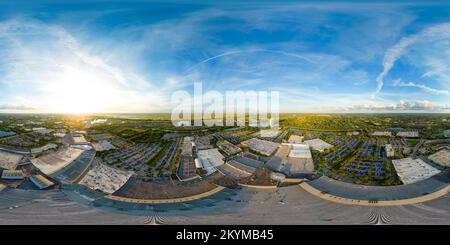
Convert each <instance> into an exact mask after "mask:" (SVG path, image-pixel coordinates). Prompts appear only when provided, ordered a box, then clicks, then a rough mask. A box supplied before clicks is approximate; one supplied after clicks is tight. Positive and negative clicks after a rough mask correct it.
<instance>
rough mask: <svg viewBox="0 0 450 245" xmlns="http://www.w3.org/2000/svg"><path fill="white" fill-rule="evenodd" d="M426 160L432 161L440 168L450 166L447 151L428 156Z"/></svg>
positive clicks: (448, 151)
mask: <svg viewBox="0 0 450 245" xmlns="http://www.w3.org/2000/svg"><path fill="white" fill-rule="evenodd" d="M428 159H430V160H431V161H433V162H434V163H436V164H438V165H440V166H442V167H448V166H450V150H449V149H442V150H440V151H438V152H436V153H434V154H432V155H430V156H428Z"/></svg>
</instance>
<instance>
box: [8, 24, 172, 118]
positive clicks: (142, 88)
mask: <svg viewBox="0 0 450 245" xmlns="http://www.w3.org/2000/svg"><path fill="white" fill-rule="evenodd" d="M0 42H1V43H2V46H1V47H0V52H1V53H2V54H4V58H2V63H1V64H0V69H1V70H3V71H4V73H3V77H2V78H0V86H2V87H3V88H5V89H9V91H11V93H10V94H8V95H7V96H8V97H5V98H6V99H7V101H8V103H12V104H17V103H23V102H24V101H25V100H26V102H27V103H26V104H25V105H26V107H33V108H36V110H39V111H42V112H80V113H85V112H145V111H161V110H164V109H165V108H167V104H166V103H165V102H167V101H165V98H166V97H165V96H164V95H163V94H161V93H159V92H157V91H159V90H158V89H157V88H156V87H155V86H153V84H152V83H150V82H148V81H146V80H145V79H144V78H142V77H141V76H140V75H138V74H136V73H134V72H132V71H129V70H124V69H123V68H122V67H118V66H116V65H111V64H109V62H108V61H107V59H105V58H104V57H101V56H100V55H95V54H92V52H89V51H88V50H86V48H84V46H83V45H82V44H80V43H79V41H78V40H77V39H76V38H75V37H74V36H72V35H71V34H70V33H68V32H67V31H66V30H65V29H64V28H62V27H61V26H55V25H48V24H44V23H41V22H38V21H34V20H24V19H14V20H10V21H6V22H1V23H0ZM24 97H25V98H26V99H24Z"/></svg>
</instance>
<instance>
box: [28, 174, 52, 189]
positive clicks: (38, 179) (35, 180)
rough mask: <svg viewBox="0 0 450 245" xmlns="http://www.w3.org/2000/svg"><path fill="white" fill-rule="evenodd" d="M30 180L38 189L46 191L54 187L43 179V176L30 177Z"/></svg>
mask: <svg viewBox="0 0 450 245" xmlns="http://www.w3.org/2000/svg"><path fill="white" fill-rule="evenodd" d="M30 180H31V182H32V183H33V184H34V185H36V186H37V187H38V188H39V189H46V188H48V187H51V186H53V185H54V183H53V182H51V181H50V180H48V179H47V178H45V177H44V176H42V175H40V174H38V175H32V176H30Z"/></svg>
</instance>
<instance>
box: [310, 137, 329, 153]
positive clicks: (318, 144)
mask: <svg viewBox="0 0 450 245" xmlns="http://www.w3.org/2000/svg"><path fill="white" fill-rule="evenodd" d="M305 143H306V144H307V145H309V146H310V147H311V148H313V149H314V150H316V151H320V152H323V151H324V150H326V149H329V148H333V145H332V144H328V143H327V142H325V141H323V140H321V139H312V140H305Z"/></svg>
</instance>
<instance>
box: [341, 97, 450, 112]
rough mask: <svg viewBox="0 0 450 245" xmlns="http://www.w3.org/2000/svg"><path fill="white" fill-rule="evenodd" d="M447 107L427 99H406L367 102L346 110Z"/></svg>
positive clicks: (400, 109)
mask: <svg viewBox="0 0 450 245" xmlns="http://www.w3.org/2000/svg"><path fill="white" fill-rule="evenodd" d="M439 110H445V107H443V106H438V105H435V104H433V103H432V102H430V101H426V100H416V101H405V100H400V101H399V102H398V103H396V104H393V103H374V102H372V103H365V104H359V105H354V106H350V107H347V108H346V111H424V112H425V111H439Z"/></svg>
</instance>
